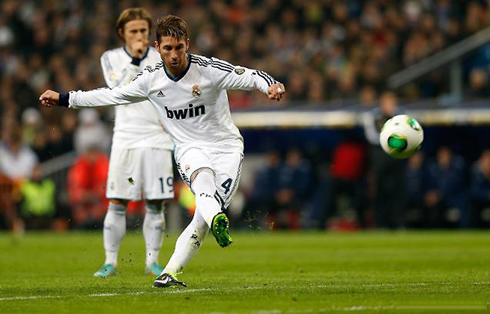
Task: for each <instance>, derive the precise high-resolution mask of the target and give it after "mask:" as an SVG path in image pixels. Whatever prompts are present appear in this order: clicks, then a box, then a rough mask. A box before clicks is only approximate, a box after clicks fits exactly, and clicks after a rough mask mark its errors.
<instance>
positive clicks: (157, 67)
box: [143, 60, 163, 74]
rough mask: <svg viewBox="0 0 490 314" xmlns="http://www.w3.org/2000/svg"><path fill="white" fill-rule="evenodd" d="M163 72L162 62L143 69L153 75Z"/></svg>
mask: <svg viewBox="0 0 490 314" xmlns="http://www.w3.org/2000/svg"><path fill="white" fill-rule="evenodd" d="M162 70H163V61H162V60H160V61H159V62H156V63H154V64H149V65H147V66H146V67H145V68H144V69H143V72H148V73H150V74H152V73H157V72H159V71H162Z"/></svg>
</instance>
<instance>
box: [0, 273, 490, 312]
mask: <svg viewBox="0 0 490 314" xmlns="http://www.w3.org/2000/svg"><path fill="white" fill-rule="evenodd" d="M451 284H456V283H455V282H435V283H434V282H431V283H399V284H395V283H380V284H363V285H357V284H325V285H316V286H309V288H338V287H352V286H357V287H401V286H409V287H414V286H415V287H424V286H435V285H451ZM465 284H472V285H489V284H490V281H487V282H485V281H484V282H470V283H465ZM268 287H269V286H265V287H264V286H251V287H244V288H242V287H235V288H228V289H227V291H242V290H261V289H267V288H268ZM280 288H286V289H287V288H291V287H288V286H281V287H280ZM218 290H220V289H218V288H200V289H179V290H171V289H169V290H160V289H159V291H155V292H145V291H136V292H126V293H94V294H88V295H78V296H74V297H79V298H83V297H92V298H94V297H95V298H96V297H116V296H124V295H142V294H185V293H195V292H204V291H218ZM69 297H73V296H61V295H35V296H18V297H3V298H0V302H2V301H22V300H35V299H41V300H42V299H61V298H69ZM359 308H362V309H365V310H366V309H393V308H395V309H398V310H418V309H421V310H424V309H434V310H439V309H441V310H445V309H447V310H452V309H459V310H472V309H486V307H479V306H462V307H458V306H432V307H431V306H397V307H391V306H368V307H365V306H354V307H346V308H331V309H315V310H314V311H327V310H329V311H330V310H340V311H358V310H359ZM277 311H279V312H277ZM291 311H293V310H289V311H287V312H282V311H281V310H271V311H268V310H264V311H256V312H247V313H253V314H276V313H305V311H306V312H311V311H313V310H311V309H308V310H304V311H301V312H294V311H293V312H291ZM211 313H213V314H220V313H219V312H211ZM211 313H210V314H211Z"/></svg>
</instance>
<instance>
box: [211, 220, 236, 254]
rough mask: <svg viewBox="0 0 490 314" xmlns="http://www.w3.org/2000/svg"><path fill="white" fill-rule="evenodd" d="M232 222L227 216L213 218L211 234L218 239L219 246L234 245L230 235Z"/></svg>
mask: <svg viewBox="0 0 490 314" xmlns="http://www.w3.org/2000/svg"><path fill="white" fill-rule="evenodd" d="M229 228H230V221H229V220H228V217H226V215H225V214H223V213H219V214H217V215H216V216H214V218H213V223H212V227H211V232H212V233H213V235H214V237H215V238H216V242H218V244H219V246H221V247H227V246H230V245H232V244H233V239H232V238H231V236H230V233H229Z"/></svg>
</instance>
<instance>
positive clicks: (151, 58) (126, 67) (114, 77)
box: [100, 47, 174, 150]
mask: <svg viewBox="0 0 490 314" xmlns="http://www.w3.org/2000/svg"><path fill="white" fill-rule="evenodd" d="M131 60H132V57H131V55H130V54H129V53H128V52H127V51H126V49H125V48H124V47H121V48H117V49H112V50H109V51H106V52H105V53H104V54H103V55H102V57H101V58H100V62H101V64H102V70H103V73H104V79H105V82H106V84H107V86H109V87H110V88H114V87H119V86H124V85H126V84H128V83H129V82H131V80H132V79H133V78H134V77H135V76H136V75H137V74H138V73H139V72H141V71H142V70H143V69H144V68H145V67H146V66H148V65H155V64H156V63H158V62H160V61H162V59H161V57H160V54H159V53H158V52H157V51H156V50H155V48H153V47H150V48H149V49H148V50H147V53H146V55H144V56H143V58H142V60H141V63H140V65H139V66H137V65H134V64H132V63H131ZM115 110H116V120H115V122H114V136H113V140H112V147H117V148H125V149H131V148H139V147H153V148H162V149H169V150H172V149H173V146H174V145H173V142H172V139H171V138H170V135H169V134H168V133H167V132H165V131H164V129H163V127H162V124H161V123H160V120H159V119H158V115H157V113H156V111H155V108H153V106H152V104H151V103H150V102H149V101H147V100H143V101H140V102H139V103H137V104H131V105H128V106H118V107H116V108H115Z"/></svg>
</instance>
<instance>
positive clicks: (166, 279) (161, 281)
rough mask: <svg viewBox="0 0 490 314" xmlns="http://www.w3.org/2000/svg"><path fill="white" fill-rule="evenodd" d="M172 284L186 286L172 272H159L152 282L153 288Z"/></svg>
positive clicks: (171, 285)
mask: <svg viewBox="0 0 490 314" xmlns="http://www.w3.org/2000/svg"><path fill="white" fill-rule="evenodd" d="M174 286H181V287H187V286H186V284H185V283H183V282H182V281H179V280H178V279H177V275H176V274H174V273H164V274H161V275H160V276H158V277H157V279H155V281H154V282H153V287H155V288H168V287H174Z"/></svg>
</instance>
